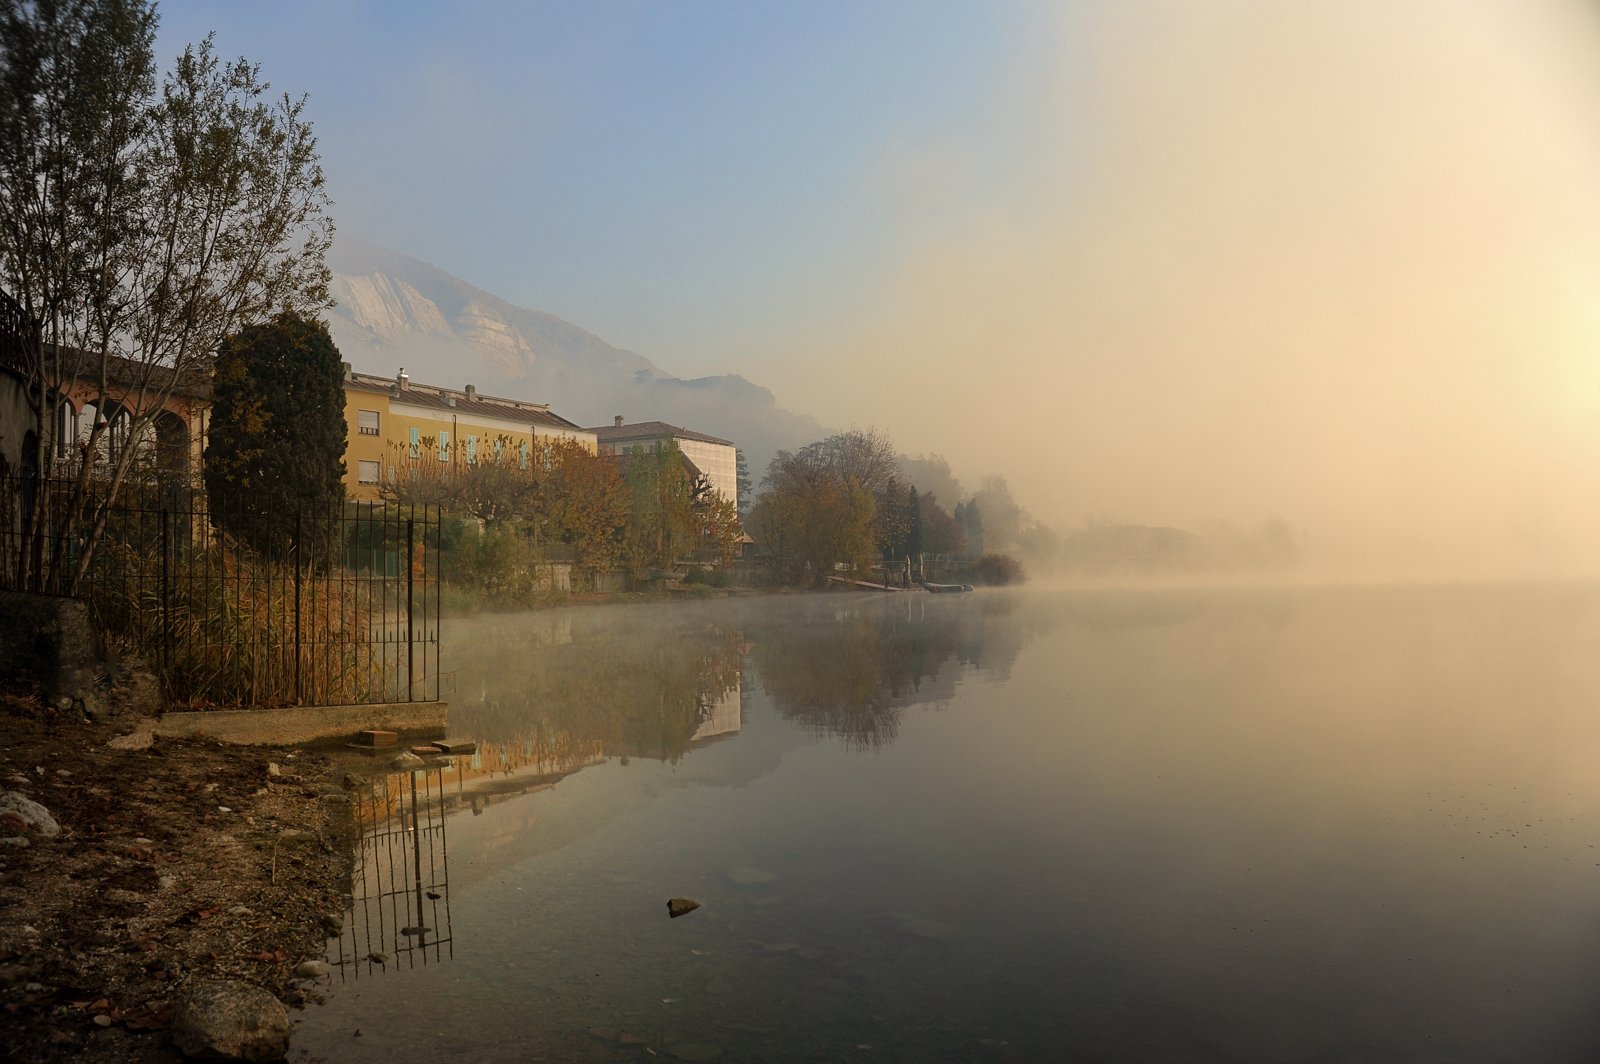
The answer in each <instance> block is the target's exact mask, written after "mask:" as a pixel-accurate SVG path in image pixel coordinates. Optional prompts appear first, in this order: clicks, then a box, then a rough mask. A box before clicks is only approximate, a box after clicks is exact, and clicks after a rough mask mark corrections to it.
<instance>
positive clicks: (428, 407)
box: [344, 362, 596, 499]
mask: <svg viewBox="0 0 1600 1064" xmlns="http://www.w3.org/2000/svg"><path fill="white" fill-rule="evenodd" d="M344 416H345V420H346V422H347V423H348V425H349V440H350V445H349V449H348V450H347V451H346V452H345V462H346V465H347V468H348V471H347V472H346V473H345V487H346V489H347V490H348V491H349V493H350V496H351V497H352V498H356V499H375V498H377V496H378V482H379V480H380V478H381V477H382V476H383V466H384V465H385V464H386V463H389V464H392V463H393V461H394V454H393V453H392V452H391V450H390V446H391V445H394V446H395V447H398V448H401V449H402V453H405V454H412V455H415V454H416V453H417V452H418V451H420V449H421V448H422V447H424V446H427V447H430V448H434V449H437V451H438V457H439V458H440V460H442V461H449V462H452V463H471V462H476V461H479V460H480V459H484V460H489V459H494V458H496V457H500V458H501V459H502V460H514V461H518V462H526V461H528V460H529V459H528V456H529V455H530V454H536V453H537V452H538V441H540V440H548V439H569V440H577V441H578V442H579V443H581V444H583V446H585V447H587V448H588V449H589V451H590V452H591V453H596V444H595V435H594V433H593V432H592V431H590V430H588V429H583V428H579V427H578V426H577V425H575V424H573V423H572V422H570V421H568V420H567V419H566V418H564V417H561V416H559V415H557V414H552V413H551V412H550V404H549V403H529V402H524V401H522V400H520V399H501V398H498V397H496V396H491V395H479V394H478V390H477V389H476V388H474V387H473V386H472V385H470V384H469V385H467V386H466V388H465V389H463V390H461V391H456V390H454V389H451V388H439V387H435V386H434V385H431V384H412V383H411V379H410V378H409V377H407V376H406V371H405V370H403V369H402V370H401V371H400V373H399V374H398V375H397V376H395V377H393V378H390V377H375V376H373V375H371V374H369V373H356V372H355V371H354V370H352V369H351V368H350V364H349V363H348V362H346V363H345V368H344ZM496 448H501V449H506V448H509V451H510V453H509V454H505V453H501V454H499V455H497V454H496Z"/></svg>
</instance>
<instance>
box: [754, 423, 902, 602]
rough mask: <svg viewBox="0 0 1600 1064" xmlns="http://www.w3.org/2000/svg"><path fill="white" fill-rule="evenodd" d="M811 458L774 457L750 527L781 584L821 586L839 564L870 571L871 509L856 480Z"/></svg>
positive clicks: (802, 454)
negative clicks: (789, 582)
mask: <svg viewBox="0 0 1600 1064" xmlns="http://www.w3.org/2000/svg"><path fill="white" fill-rule="evenodd" d="M811 458H812V456H808V455H807V454H806V453H805V452H804V451H802V452H800V453H797V454H791V453H789V452H788V451H779V452H778V454H777V456H776V457H775V458H773V460H772V464H771V465H770V466H769V467H768V470H767V477H766V480H765V481H763V485H764V489H765V490H763V492H762V493H761V495H760V496H758V497H757V498H756V502H755V506H754V507H753V508H752V509H751V513H750V524H751V529H752V531H753V534H754V536H755V538H756V540H757V541H758V542H760V543H761V544H762V545H763V546H764V547H765V548H766V550H767V554H768V557H769V558H770V559H771V560H772V563H773V565H774V566H775V567H776V568H777V570H778V573H779V576H780V578H782V579H785V580H793V581H805V580H810V581H811V582H812V583H814V584H816V585H818V586H822V585H824V584H825V583H826V581H827V578H828V576H829V575H831V574H832V572H833V571H834V569H835V567H836V566H838V565H839V564H841V563H843V564H846V565H849V566H850V567H851V568H853V569H855V570H856V571H858V572H862V571H865V570H866V569H867V568H868V566H870V564H871V560H872V550H873V527H874V526H873V518H874V516H875V507H874V504H873V499H872V495H871V493H870V492H868V491H867V490H866V488H864V487H862V485H861V484H860V482H859V481H857V480H856V479H855V477H853V476H844V475H842V474H841V473H840V471H839V470H838V469H837V468H835V467H833V466H832V465H831V464H826V463H819V462H816V461H814V460H811Z"/></svg>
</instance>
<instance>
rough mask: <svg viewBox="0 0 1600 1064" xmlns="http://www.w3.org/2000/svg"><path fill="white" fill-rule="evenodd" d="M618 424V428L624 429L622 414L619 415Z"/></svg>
mask: <svg viewBox="0 0 1600 1064" xmlns="http://www.w3.org/2000/svg"><path fill="white" fill-rule="evenodd" d="M616 422H617V428H619V429H620V428H621V427H622V415H621V414H618V415H617V417H616Z"/></svg>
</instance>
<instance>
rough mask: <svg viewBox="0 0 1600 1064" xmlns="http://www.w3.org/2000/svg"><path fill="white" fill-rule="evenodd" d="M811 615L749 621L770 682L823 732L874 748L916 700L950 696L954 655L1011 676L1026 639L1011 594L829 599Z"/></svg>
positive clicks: (768, 686)
mask: <svg viewBox="0 0 1600 1064" xmlns="http://www.w3.org/2000/svg"><path fill="white" fill-rule="evenodd" d="M821 601H823V602H825V603H826V606H822V607H816V608H812V609H810V610H808V611H806V612H805V613H804V616H803V619H802V618H793V617H786V618H785V621H784V623H782V624H774V625H771V626H770V627H767V626H762V625H759V624H757V625H747V626H746V632H747V633H748V634H750V635H751V636H752V639H753V641H754V643H755V647H754V650H753V651H752V657H753V659H754V664H755V667H756V673H757V676H758V677H759V679H760V682H761V686H762V689H763V690H764V691H765V692H766V693H767V695H768V696H769V697H771V699H772V701H773V704H774V705H775V706H776V707H777V708H778V711H779V712H780V713H782V714H783V716H784V717H785V718H787V719H789V720H793V721H796V722H797V723H799V724H800V725H802V726H803V727H805V728H806V729H808V730H810V731H812V732H815V733H816V734H819V735H830V736H834V737H837V738H839V739H841V740H842V741H843V742H844V743H845V744H846V745H847V746H851V747H854V748H857V749H863V750H873V749H879V748H882V747H885V746H887V745H889V744H890V743H891V742H893V741H894V738H895V736H896V734H898V732H899V728H900V717H901V714H902V712H903V711H904V709H905V707H906V706H909V705H916V704H919V703H935V704H937V703H941V702H944V701H947V700H948V699H949V698H950V697H951V696H952V695H953V693H954V690H955V677H956V675H957V674H956V673H955V672H954V671H947V670H946V669H945V666H946V664H947V663H949V662H951V660H952V659H954V660H955V662H956V663H957V664H959V665H962V666H967V667H969V668H975V669H982V670H983V671H984V672H985V673H986V674H987V675H989V676H991V677H994V678H1004V676H1005V675H1007V674H1008V673H1009V671H1010V668H1011V665H1012V663H1013V662H1014V661H1015V660H1016V657H1017V654H1018V653H1020V652H1021V649H1022V647H1023V645H1024V643H1025V642H1026V635H1025V632H1026V628H1025V626H1024V625H1023V624H1022V622H1021V619H1020V618H1018V617H1017V616H1015V611H1014V603H1013V601H1012V600H1011V599H1008V598H1002V597H999V596H995V597H990V596H982V597H973V598H968V599H962V600H959V601H952V602H949V603H944V602H939V603H934V602H930V601H929V600H928V599H927V598H926V597H924V596H920V595H915V596H913V595H907V596H905V597H903V598H895V599H889V600H885V601H881V602H879V603H877V604H874V605H873V606H867V607H862V608H858V609H851V610H848V611H843V612H838V611H836V610H835V606H834V604H835V603H837V602H838V601H839V600H838V599H837V598H830V599H827V600H821Z"/></svg>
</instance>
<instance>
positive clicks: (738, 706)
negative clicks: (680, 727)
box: [689, 680, 744, 748]
mask: <svg viewBox="0 0 1600 1064" xmlns="http://www.w3.org/2000/svg"><path fill="white" fill-rule="evenodd" d="M741 698H742V695H741V693H740V690H739V683H738V681H737V680H735V681H734V684H733V686H732V687H731V688H729V689H728V691H727V693H726V694H724V695H723V696H722V697H721V698H719V699H717V700H716V702H715V703H714V704H712V705H709V706H707V707H706V715H705V719H703V720H702V721H701V722H700V727H698V728H696V729H695V730H694V734H693V735H691V736H690V737H689V745H690V747H691V748H693V747H694V746H695V745H696V744H698V743H705V742H709V741H711V740H714V739H721V738H724V737H726V736H729V735H732V734H734V733H735V732H737V731H738V730H739V727H740V725H741V723H742V722H743V719H744V717H743V710H742V705H743V703H742V701H741Z"/></svg>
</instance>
